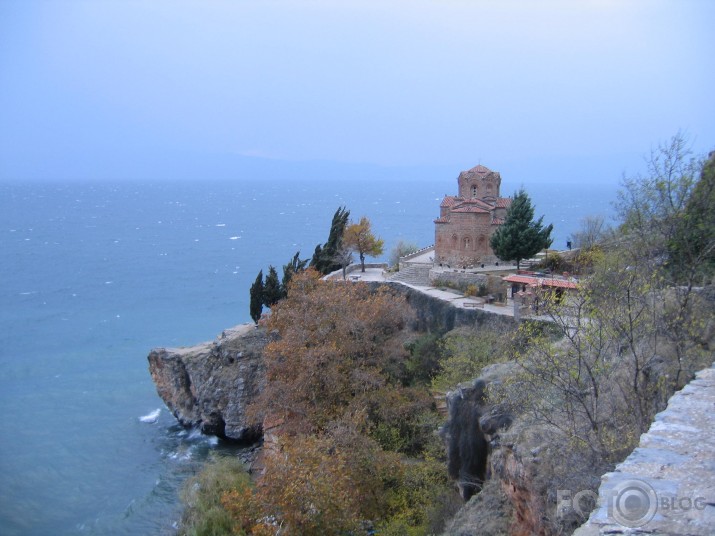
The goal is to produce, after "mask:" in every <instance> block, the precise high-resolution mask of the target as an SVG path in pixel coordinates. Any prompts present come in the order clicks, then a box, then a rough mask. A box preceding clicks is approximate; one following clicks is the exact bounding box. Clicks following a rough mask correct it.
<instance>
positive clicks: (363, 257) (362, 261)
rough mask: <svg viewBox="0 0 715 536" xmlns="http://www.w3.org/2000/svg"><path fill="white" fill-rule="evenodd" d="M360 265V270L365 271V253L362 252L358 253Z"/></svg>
mask: <svg viewBox="0 0 715 536" xmlns="http://www.w3.org/2000/svg"><path fill="white" fill-rule="evenodd" d="M360 266H361V268H362V270H361V271H363V272H364V271H365V254H364V253H360Z"/></svg>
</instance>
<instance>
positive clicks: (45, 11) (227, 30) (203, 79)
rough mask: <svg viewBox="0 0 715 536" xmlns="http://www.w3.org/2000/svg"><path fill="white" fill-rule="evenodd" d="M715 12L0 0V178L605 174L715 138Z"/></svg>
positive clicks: (570, 1)
mask: <svg viewBox="0 0 715 536" xmlns="http://www.w3.org/2000/svg"><path fill="white" fill-rule="evenodd" d="M714 21H715V1H712V0H669V1H665V0H663V1H658V0H642V1H638V0H632V1H629V0H579V1H575V0H563V1H556V0H543V1H535V0H524V1H518V0H500V1H490V2H487V1H479V0H464V1H456V0H434V1H420V0H410V1H379V2H378V1H367V0H359V1H353V0H330V1H328V0H314V1H308V0H294V1H271V0H260V1H255V0H254V1H242V0H223V1H219V0H200V1H186V0H121V1H120V0H86V1H83V0H46V1H40V0H0V179H28V178H68V177H92V178H98V179H101V178H117V177H135V178H171V177H172V176H177V177H179V176H227V177H232V176H239V175H241V173H242V172H243V173H245V170H246V169H247V167H246V166H247V165H248V164H247V162H248V163H253V164H251V165H254V164H256V163H258V167H260V166H261V165H265V164H266V163H269V164H270V165H272V166H274V167H275V166H278V167H280V166H281V165H282V164H286V165H289V164H291V163H292V162H295V161H301V162H303V163H305V162H306V161H323V162H322V165H323V166H327V168H329V169H331V170H333V169H335V167H334V166H333V164H341V165H342V164H349V165H352V166H354V165H361V166H363V165H365V166H367V167H366V168H364V169H368V170H369V169H371V166H372V167H375V166H380V167H384V166H388V167H394V166H413V167H416V168H424V169H432V168H434V169H437V168H440V169H453V170H454V176H456V174H457V173H458V172H459V170H462V169H467V168H469V167H471V166H473V165H476V164H477V163H482V164H484V165H487V166H489V167H492V168H494V169H497V170H500V171H502V174H503V175H504V170H509V169H514V170H517V169H518V170H520V172H522V173H523V172H525V170H528V169H531V170H533V171H534V172H535V173H537V172H538V173H541V174H542V175H543V174H544V173H552V174H559V173H574V170H577V169H579V168H587V169H590V170H591V171H590V172H588V171H585V172H584V177H586V178H587V179H588V180H598V177H599V175H598V174H599V173H603V174H611V173H613V172H614V170H615V172H616V173H621V172H622V171H628V166H632V163H633V162H635V161H636V160H637V159H640V157H641V156H642V155H643V154H644V153H646V152H647V151H648V150H649V149H650V147H651V146H653V145H655V144H657V143H658V142H661V141H664V140H666V139H667V138H669V137H670V136H672V135H673V134H675V133H676V132H677V131H678V130H682V131H684V132H686V133H687V134H688V135H689V137H690V138H691V141H692V142H693V146H694V148H695V150H696V151H698V152H706V151H708V150H712V149H715V97H714V95H715V83H714V82H715V31H713V22H714ZM265 159H268V160H265ZM249 167H250V166H249ZM338 167H339V166H338ZM327 168H326V169H327ZM241 170H243V171H241ZM546 170H549V171H546ZM613 178H614V177H609V179H613ZM615 178H616V179H617V177H615ZM574 180H576V179H574ZM604 180H605V179H604Z"/></svg>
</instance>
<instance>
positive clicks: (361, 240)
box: [343, 216, 384, 272]
mask: <svg viewBox="0 0 715 536" xmlns="http://www.w3.org/2000/svg"><path fill="white" fill-rule="evenodd" d="M343 242H344V244H345V247H347V248H349V249H352V250H353V251H355V252H356V253H357V254H358V255H359V256H360V268H361V271H363V272H364V271H365V256H370V257H377V256H378V255H382V248H383V245H384V241H383V240H382V239H381V238H378V237H376V236H375V235H374V234H373V233H372V229H371V224H370V220H368V219H367V218H366V217H365V216H363V217H362V218H360V221H359V222H358V223H351V224H350V225H348V226H347V228H346V229H345V234H344V236H343Z"/></svg>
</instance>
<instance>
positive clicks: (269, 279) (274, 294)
mask: <svg viewBox="0 0 715 536" xmlns="http://www.w3.org/2000/svg"><path fill="white" fill-rule="evenodd" d="M281 298H282V294H281V283H280V281H279V280H278V272H276V269H275V268H274V267H273V266H269V267H268V275H267V276H266V282H265V283H264V285H263V305H265V306H266V307H273V306H274V305H275V304H276V303H278V301H279V300H280V299H281Z"/></svg>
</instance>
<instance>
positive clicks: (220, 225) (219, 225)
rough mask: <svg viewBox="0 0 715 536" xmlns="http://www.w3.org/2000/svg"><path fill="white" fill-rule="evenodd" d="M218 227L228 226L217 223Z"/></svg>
mask: <svg viewBox="0 0 715 536" xmlns="http://www.w3.org/2000/svg"><path fill="white" fill-rule="evenodd" d="M216 227H226V224H225V223H217V224H216Z"/></svg>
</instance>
